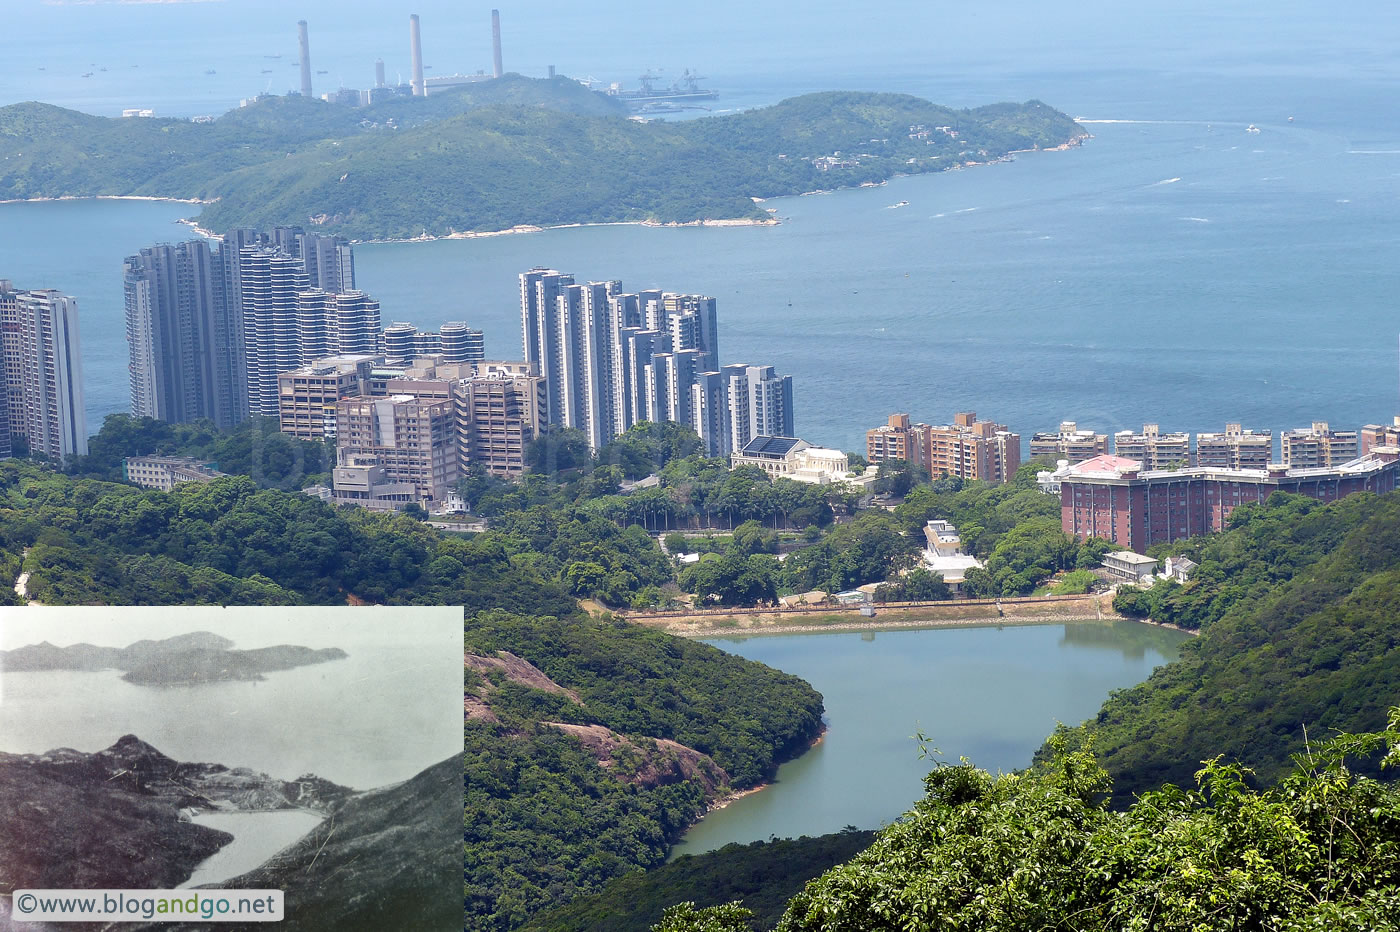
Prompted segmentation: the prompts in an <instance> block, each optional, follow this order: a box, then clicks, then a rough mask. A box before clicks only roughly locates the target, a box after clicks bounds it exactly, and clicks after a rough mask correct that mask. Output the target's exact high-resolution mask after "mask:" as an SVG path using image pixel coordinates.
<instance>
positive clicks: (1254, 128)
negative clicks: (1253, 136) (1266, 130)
mask: <svg viewBox="0 0 1400 932" xmlns="http://www.w3.org/2000/svg"><path fill="white" fill-rule="evenodd" d="M1244 131H1245V132H1246V133H1257V132H1259V127H1257V126H1255V125H1254V124H1253V123H1251V124H1249V125H1248V126H1246V127H1245V128H1244Z"/></svg>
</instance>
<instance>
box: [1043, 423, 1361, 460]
mask: <svg viewBox="0 0 1400 932" xmlns="http://www.w3.org/2000/svg"><path fill="white" fill-rule="evenodd" d="M1385 429H1386V428H1383V427H1380V426H1378V425H1374V424H1372V425H1368V426H1366V427H1364V428H1362V430H1361V431H1355V430H1333V429H1332V428H1331V427H1330V426H1329V425H1328V424H1327V422H1326V421H1314V422H1313V424H1312V426H1311V427H1304V428H1299V429H1297V430H1285V431H1283V432H1282V433H1281V434H1280V435H1279V452H1280V456H1279V458H1278V459H1275V458H1274V435H1273V431H1270V430H1246V429H1244V428H1242V427H1241V426H1240V425H1239V424H1226V425H1225V430H1224V432H1215V433H1200V434H1196V437H1195V446H1194V448H1193V446H1192V443H1191V434H1190V433H1188V432H1184V431H1181V432H1166V433H1163V432H1162V431H1161V429H1160V428H1159V427H1158V425H1156V424H1144V425H1143V426H1142V433H1140V434H1135V433H1133V432H1132V431H1131V430H1120V431H1118V432H1117V433H1115V434H1112V435H1109V434H1101V433H1096V432H1094V431H1092V430H1083V429H1081V428H1080V427H1079V425H1078V424H1076V423H1075V422H1074V421H1064V422H1062V423H1061V424H1060V427H1059V429H1058V430H1056V431H1053V432H1046V433H1039V434H1036V435H1035V436H1033V437H1032V438H1031V456H1033V457H1046V458H1051V459H1057V460H1059V459H1063V460H1068V461H1069V462H1071V463H1074V462H1078V461H1081V460H1087V459H1089V458H1090V457H1094V456H1099V455H1101V454H1104V453H1108V452H1109V440H1110V436H1111V438H1112V441H1113V453H1115V454H1116V455H1118V456H1121V457H1126V458H1128V459H1133V460H1137V461H1139V462H1141V463H1142V465H1143V467H1144V468H1145V469H1173V468H1180V467H1183V466H1209V467H1214V468H1218V469H1266V468H1268V466H1269V464H1271V463H1282V464H1284V465H1286V466H1289V467H1294V468H1298V469H1316V468H1319V467H1327V466H1340V465H1341V464H1342V463H1345V462H1348V461H1350V460H1354V459H1356V458H1357V457H1358V456H1360V455H1361V454H1363V453H1365V452H1366V451H1367V450H1368V449H1369V447H1370V446H1376V445H1378V444H1377V443H1375V442H1370V443H1369V445H1367V443H1366V438H1372V439H1373V438H1374V436H1375V435H1376V432H1377V431H1384V430H1385Z"/></svg>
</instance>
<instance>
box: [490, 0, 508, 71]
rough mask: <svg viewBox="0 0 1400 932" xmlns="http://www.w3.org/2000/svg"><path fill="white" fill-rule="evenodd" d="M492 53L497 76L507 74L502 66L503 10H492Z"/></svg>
mask: <svg viewBox="0 0 1400 932" xmlns="http://www.w3.org/2000/svg"><path fill="white" fill-rule="evenodd" d="M491 54H492V56H494V58H493V61H494V62H495V65H496V77H498V78H499V77H500V76H501V75H503V74H505V70H504V69H503V68H502V67H501V11H500V10H492V11H491Z"/></svg>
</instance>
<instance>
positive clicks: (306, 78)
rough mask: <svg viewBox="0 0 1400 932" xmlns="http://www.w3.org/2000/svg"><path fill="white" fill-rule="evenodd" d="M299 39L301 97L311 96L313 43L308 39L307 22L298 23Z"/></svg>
mask: <svg viewBox="0 0 1400 932" xmlns="http://www.w3.org/2000/svg"><path fill="white" fill-rule="evenodd" d="M297 39H298V40H299V41H300V42H301V96H303V97H310V96H311V41H310V40H309V39H307V37H306V20H304V19H303V20H300V21H299V22H298V23H297Z"/></svg>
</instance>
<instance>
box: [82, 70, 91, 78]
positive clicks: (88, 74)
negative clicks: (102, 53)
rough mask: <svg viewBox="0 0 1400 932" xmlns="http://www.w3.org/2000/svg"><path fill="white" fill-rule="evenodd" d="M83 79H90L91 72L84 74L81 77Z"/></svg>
mask: <svg viewBox="0 0 1400 932" xmlns="http://www.w3.org/2000/svg"><path fill="white" fill-rule="evenodd" d="M83 77H85V78H90V77H92V72H91V71H89V72H87V73H86V74H84V75H83Z"/></svg>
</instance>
